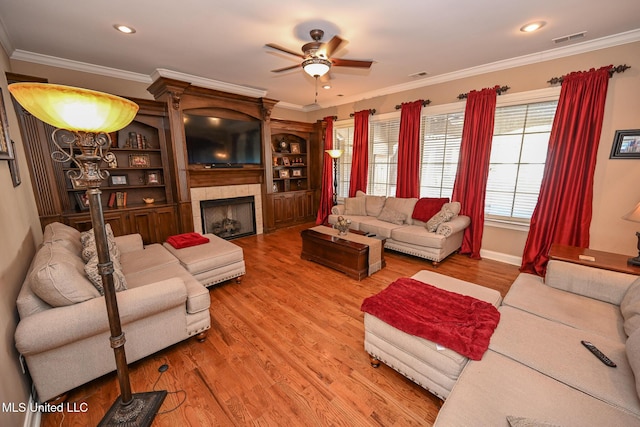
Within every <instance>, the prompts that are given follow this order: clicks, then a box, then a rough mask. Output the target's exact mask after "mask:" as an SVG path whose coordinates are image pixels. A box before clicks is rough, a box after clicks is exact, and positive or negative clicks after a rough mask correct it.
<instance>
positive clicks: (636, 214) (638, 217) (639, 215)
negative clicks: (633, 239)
mask: <svg viewBox="0 0 640 427" xmlns="http://www.w3.org/2000/svg"><path fill="white" fill-rule="evenodd" d="M622 218H623V219H626V220H627V221H633V222H640V203H638V204H637V205H636V207H635V208H633V210H632V211H631V212H629V213H628V214H626V215H625V216H623V217H622ZM636 236H637V237H638V256H637V257H634V258H629V259H628V260H627V262H628V263H629V264H631V265H640V232H639V231H636Z"/></svg>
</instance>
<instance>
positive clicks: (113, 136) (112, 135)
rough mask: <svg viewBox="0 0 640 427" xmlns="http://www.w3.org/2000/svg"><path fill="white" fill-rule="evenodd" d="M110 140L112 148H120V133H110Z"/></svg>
mask: <svg viewBox="0 0 640 427" xmlns="http://www.w3.org/2000/svg"><path fill="white" fill-rule="evenodd" d="M109 139H110V140H111V148H118V132H109Z"/></svg>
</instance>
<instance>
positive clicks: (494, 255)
mask: <svg viewBox="0 0 640 427" xmlns="http://www.w3.org/2000/svg"><path fill="white" fill-rule="evenodd" d="M480 256H481V257H482V258H487V259H492V260H494V261H500V262H504V263H505V264H511V265H517V266H518V267H520V266H521V265H522V257H519V256H515V255H509V254H503V253H502V252H495V251H489V250H486V249H481V250H480Z"/></svg>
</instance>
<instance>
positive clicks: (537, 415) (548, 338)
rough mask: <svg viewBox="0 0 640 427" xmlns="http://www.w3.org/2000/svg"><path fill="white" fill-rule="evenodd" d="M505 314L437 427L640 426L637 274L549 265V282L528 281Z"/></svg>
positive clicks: (510, 298)
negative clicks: (598, 354)
mask: <svg viewBox="0 0 640 427" xmlns="http://www.w3.org/2000/svg"><path fill="white" fill-rule="evenodd" d="M499 311H500V314H501V319H500V323H499V325H498V327H497V329H496V330H495V332H494V334H493V336H492V338H491V343H490V345H489V350H488V351H487V352H486V353H485V354H484V356H483V357H482V360H480V361H470V362H469V363H468V364H467V365H466V367H465V368H464V370H463V371H462V374H461V375H460V377H459V378H458V380H457V382H456V383H455V385H454V386H453V389H452V391H451V393H450V394H449V397H448V398H447V400H446V401H445V403H444V405H443V407H442V409H441V410H440V413H439V415H438V418H437V419H436V423H435V425H436V426H443V427H445V426H446V427H451V426H470V425H473V426H508V425H512V426H514V425H527V426H529V425H545V426H548V425H557V426H605V425H606V426H614V425H615V426H640V399H639V394H640V279H639V278H638V277H637V276H633V275H629V274H623V273H617V272H612V271H606V270H601V269H596V268H592V267H588V266H582V265H577V264H571V263H566V262H560V261H550V262H549V264H548V269H547V274H546V278H545V280H543V279H542V278H540V277H537V276H534V275H531V274H524V273H523V274H520V275H519V276H518V278H517V279H516V281H515V282H514V283H513V285H512V286H511V288H510V290H509V292H508V293H507V295H506V296H505V298H504V301H503V303H502V306H501V307H500V308H499ZM581 340H586V341H590V342H592V343H593V344H595V345H596V346H597V347H598V348H599V349H600V350H601V351H602V352H603V353H604V354H605V355H607V356H608V357H609V358H610V359H611V360H613V361H614V362H615V363H616V364H617V367H616V368H611V367H608V366H605V365H604V364H603V363H601V362H600V361H599V360H598V359H596V357H594V356H593V355H592V354H591V353H590V352H589V351H588V350H587V349H586V348H584V347H583V346H582V345H581V343H580V342H581ZM508 418H509V421H508ZM527 423H529V424H527Z"/></svg>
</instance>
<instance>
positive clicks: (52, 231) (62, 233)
mask: <svg viewBox="0 0 640 427" xmlns="http://www.w3.org/2000/svg"><path fill="white" fill-rule="evenodd" d="M53 242H55V243H58V244H60V245H63V246H65V247H67V248H68V249H70V250H71V251H72V252H73V253H75V254H78V255H80V251H82V243H81V242H80V232H79V231H78V230H76V229H75V228H73V227H69V226H68V225H65V224H63V223H61V222H52V223H50V224H47V226H46V227H45V228H44V233H43V235H42V243H53Z"/></svg>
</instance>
